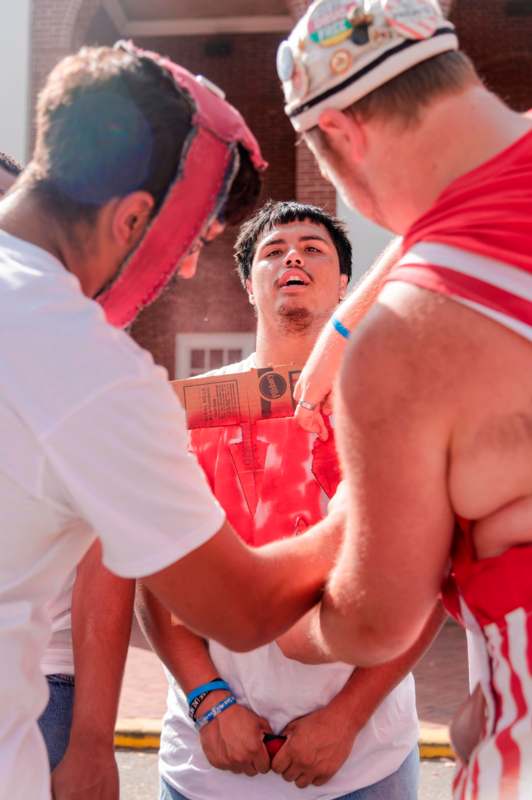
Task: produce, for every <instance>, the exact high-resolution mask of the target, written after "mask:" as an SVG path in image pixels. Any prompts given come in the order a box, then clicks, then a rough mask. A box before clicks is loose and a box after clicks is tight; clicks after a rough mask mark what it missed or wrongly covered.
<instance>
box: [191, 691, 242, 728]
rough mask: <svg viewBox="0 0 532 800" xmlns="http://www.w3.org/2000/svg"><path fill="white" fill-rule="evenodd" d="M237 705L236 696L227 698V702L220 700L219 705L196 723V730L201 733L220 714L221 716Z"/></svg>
mask: <svg viewBox="0 0 532 800" xmlns="http://www.w3.org/2000/svg"><path fill="white" fill-rule="evenodd" d="M235 703H236V697H235V696H234V694H230V695H229V697H226V698H225V700H220V702H219V703H216V705H215V706H213V707H212V708H210V709H209V710H208V711H207V713H206V714H204V715H203V716H202V717H200V718H199V719H198V720H197V722H196V730H198V731H200V730H201V729H202V728H204V727H205V725H208V724H209V722H212V721H213V719H215V718H216V717H217V716H218V714H221V713H222V712H223V711H225V710H226V709H228V708H230V707H231V706H234V704H235Z"/></svg>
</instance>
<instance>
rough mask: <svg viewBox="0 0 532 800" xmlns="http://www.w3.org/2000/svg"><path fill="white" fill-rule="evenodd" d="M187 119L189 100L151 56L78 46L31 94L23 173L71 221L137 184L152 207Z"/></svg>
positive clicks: (173, 164)
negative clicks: (29, 149)
mask: <svg viewBox="0 0 532 800" xmlns="http://www.w3.org/2000/svg"><path fill="white" fill-rule="evenodd" d="M191 127H192V105H191V101H190V100H189V98H188V96H187V95H186V93H185V92H180V91H178V90H177V88H176V87H175V85H174V83H173V82H172V80H171V78H170V76H169V75H167V74H166V73H165V71H164V70H163V69H162V68H161V67H160V66H159V65H158V64H157V63H156V62H155V61H153V60H152V59H150V58H146V57H142V56H139V55H138V54H136V53H134V52H129V51H126V50H123V49H112V48H109V47H84V48H82V49H81V50H80V51H79V52H78V53H76V54H75V55H72V56H68V57H67V58H65V59H63V60H62V61H61V62H60V63H59V64H58V65H57V67H55V69H54V70H53V71H52V72H51V73H50V75H49V77H48V80H47V82H46V85H45V87H44V89H43V90H42V92H41V94H40V96H39V100H38V104H37V143H36V147H35V153H34V157H33V161H32V163H31V165H30V168H29V171H28V172H29V177H28V179H29V180H30V181H31V184H32V189H33V190H34V191H37V192H38V193H39V195H40V196H41V197H42V198H43V199H44V200H45V202H46V207H47V208H51V209H52V211H53V212H54V213H58V214H60V215H61V216H62V217H63V218H64V219H66V220H70V221H71V222H76V221H81V220H84V221H87V222H90V221H91V220H92V219H94V217H95V215H96V213H97V212H98V209H99V208H100V207H101V206H102V205H104V204H105V203H106V202H108V201H109V200H110V199H111V198H112V197H122V196H125V195H126V194H129V193H130V192H132V191H137V190H144V191H147V192H149V193H150V194H151V195H152V196H153V198H154V199H155V211H156V210H157V209H158V208H159V207H160V205H161V203H162V201H163V199H164V196H165V194H166V191H167V189H168V187H169V185H170V182H171V181H172V179H173V178H174V176H175V175H176V173H177V170H178V167H179V162H180V158H181V152H182V150H183V147H185V146H186V142H187V137H188V136H189V134H190V131H191Z"/></svg>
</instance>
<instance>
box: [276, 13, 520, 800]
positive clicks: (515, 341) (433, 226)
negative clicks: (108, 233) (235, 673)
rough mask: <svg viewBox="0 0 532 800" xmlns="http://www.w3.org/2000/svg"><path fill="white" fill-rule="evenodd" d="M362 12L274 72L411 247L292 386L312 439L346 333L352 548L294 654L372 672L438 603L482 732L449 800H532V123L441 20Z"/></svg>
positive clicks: (338, 173)
mask: <svg viewBox="0 0 532 800" xmlns="http://www.w3.org/2000/svg"><path fill="white" fill-rule="evenodd" d="M362 6H363V4H362V3H356V2H341V0H338V1H337V2H336V1H335V0H323V1H320V2H317V3H314V4H313V5H312V6H311V7H310V8H309V10H308V11H307V13H306V15H305V17H304V18H303V19H302V20H301V21H300V22H299V24H298V25H297V27H296V29H295V30H294V31H293V33H292V35H291V37H290V39H289V42H287V43H284V44H283V45H282V46H281V49H280V52H279V58H278V66H279V74H280V77H281V80H282V81H283V84H284V90H285V97H286V101H287V106H286V110H287V113H288V115H289V116H290V118H291V120H292V122H293V124H294V126H295V127H296V129H297V130H298V131H299V132H300V133H302V134H303V137H304V139H305V140H306V142H307V144H308V145H309V147H310V148H311V150H312V151H313V153H314V154H315V156H316V158H317V160H318V163H319V165H320V168H321V170H322V172H323V174H324V175H325V176H326V177H328V178H329V179H330V180H331V181H332V182H333V183H334V184H335V185H336V186H337V188H338V189H339V191H340V192H342V194H343V196H344V197H345V199H346V200H347V201H348V202H349V203H350V205H351V206H353V207H355V208H357V209H358V210H359V211H361V212H362V213H363V214H364V215H366V216H368V217H369V218H371V219H373V220H375V221H377V222H379V223H380V224H381V225H385V226H386V227H388V228H389V229H390V230H392V231H394V232H395V233H396V234H399V235H400V236H401V237H402V240H401V241H398V242H396V243H395V244H394V246H393V249H394V250H395V253H394V252H392V254H391V255H390V254H388V256H387V257H386V258H385V259H384V261H383V262H382V263H381V264H380V265H379V266H378V268H377V271H376V272H375V273H374V274H373V275H370V277H369V278H368V279H367V280H366V283H365V284H364V286H365V289H366V292H365V301H366V302H365V303H364V304H363V305H360V304H358V303H357V299H356V298H355V299H354V300H352V301H349V300H348V301H347V304H346V305H345V307H344V308H341V309H340V310H339V312H337V314H336V316H335V318H333V320H332V324H331V325H329V326H327V331H326V333H325V334H324V335H323V337H322V338H321V340H320V342H319V344H318V349H317V350H315V352H314V354H313V355H312V356H311V358H310V364H309V367H308V369H306V370H305V372H304V375H303V376H302V380H301V382H300V386H299V398H300V402H301V403H302V406H301V407H300V416H306V417H307V418H308V420H307V421H308V423H309V424H310V425H311V426H312V425H313V424H314V425H315V424H316V420H317V419H318V416H317V412H318V411H319V408H318V404H319V403H320V402H321V401H322V400H323V399H324V398H325V397H326V395H327V393H328V391H329V389H330V385H331V373H332V372H333V371H334V362H335V359H338V360H339V358H338V353H339V351H341V350H343V349H344V345H345V343H346V338H347V337H349V332H350V330H351V342H350V343H349V345H348V347H347V348H346V352H345V356H344V359H343V364H342V368H341V374H340V379H339V391H338V393H337V417H338V443H339V449H340V453H341V458H342V462H343V466H344V470H345V477H346V491H345V495H344V502H345V504H346V506H347V539H346V542H345V544H344V547H343V550H342V554H341V557H340V560H339V563H338V565H337V567H336V568H335V570H334V572H333V574H332V576H331V578H330V581H329V584H328V588H327V591H326V594H325V596H324V599H323V601H322V603H321V604H320V606H319V607H318V608H317V609H316V610H315V611H313V612H311V614H309V615H308V617H307V618H306V619H305V622H304V623H303V624H301V625H299V626H296V629H295V630H294V631H292V632H291V633H290V634H288V636H287V637H286V641H285V648H287V647H288V646H289V643H290V642H292V645H293V646H294V651H295V652H296V651H299V647H300V643H299V642H298V637H301V639H302V641H303V642H306V643H307V647H308V650H309V655H310V654H311V652H312V651H313V650H316V651H318V652H319V651H324V652H329V653H331V654H334V655H335V656H336V657H339V658H342V659H345V660H349V661H351V662H359V663H360V662H362V663H368V664H369V663H378V662H380V661H382V660H384V659H387V658H390V657H392V656H394V655H397V654H398V653H400V652H401V651H402V650H404V649H405V648H406V647H408V645H409V644H410V643H411V642H412V641H413V640H414V639H415V637H416V636H417V634H418V631H419V630H420V628H421V627H422V625H423V624H424V621H425V620H426V618H427V615H428V614H429V613H430V612H431V610H432V608H433V606H434V603H435V601H436V599H437V597H438V595H439V593H440V591H441V589H442V585H443V589H444V599H445V601H446V603H447V606H448V608H449V609H451V610H452V611H453V612H454V613H455V614H456V615H457V616H458V617H459V618H460V619H461V620H462V622H463V623H464V624H465V625H466V626H467V627H468V629H469V630H470V631H472V632H473V636H472V637H470V639H472V640H473V642H474V644H473V649H474V651H475V659H474V661H475V666H474V670H475V672H476V674H475V681H474V682H476V683H477V684H479V685H480V689H479V691H481V692H482V695H483V698H484V702H485V706H486V715H487V716H486V719H485V720H484V721H483V724H482V735H481V738H480V741H479V742H478V743H477V745H476V747H474V749H473V752H472V753H471V754H468V753H467V752H466V753H464V754H463V755H464V761H468V763H467V764H465V765H463V767H462V769H461V770H460V771H459V773H458V775H457V779H456V784H455V792H456V797H460V798H461V797H464V798H467V797H478V798H490V800H491V799H492V798H501V799H502V798H508V797H513V798H514V797H515V798H525V797H529V796H530V795H529V792H530V786H531V785H532V676H531V673H530V664H531V663H532V658H531V656H532V643H531V639H530V633H529V623H528V624H527V620H528V617H529V614H530V610H531V609H532V588H531V586H532V582H531V581H530V572H531V569H532V548H531V547H530V546H527V544H526V543H527V542H529V541H530V539H531V535H532V515H531V505H532V503H531V501H530V498H531V496H532V469H531V466H530V465H531V464H532V434H531V431H532V410H531V398H532V370H531V368H530V365H531V363H532V348H531V344H530V342H531V340H532V304H531V299H532V275H531V273H532V255H531V254H532V226H531V224H530V219H531V216H532V133H531V128H532V120H530V119H529V118H527V117H526V116H521V115H519V114H517V113H514V112H513V111H511V110H510V109H509V108H507V107H506V106H505V105H504V103H503V102H502V101H501V100H500V99H499V98H497V97H496V96H494V95H493V94H492V93H490V92H489V91H488V90H487V89H486V88H485V87H484V86H483V85H482V83H481V81H480V79H479V78H478V76H477V74H476V72H475V70H474V68H473V67H472V65H471V64H470V62H469V61H468V59H467V58H466V57H465V56H464V55H463V54H462V53H460V52H459V51H458V50H457V47H458V43H457V39H456V36H455V33H454V29H453V27H452V25H451V24H450V23H449V22H448V21H446V20H445V19H443V17H442V16H441V15H440V13H439V10H438V8H437V6H436V3H435V2H427V0H404V1H403V2H392V0H377V1H376V2H372V3H366V4H364V7H362ZM394 259H395V261H396V263H395V265H393V262H394ZM390 268H391V271H390ZM383 283H385V285H384V288H382V290H381V291H380V294H379V295H378V302H377V303H375V304H374V305H373V307H372V308H371V310H370V311H369V313H366V312H367V308H368V307H369V306H370V305H371V302H372V299H373V298H374V296H375V294H377V293H378V292H379V289H380V288H381V286H382V284H383ZM364 314H365V316H364ZM362 317H364V318H363V320H362V322H361V323H360V324H358V325H357V327H356V329H353V328H354V325H355V323H356V322H357V321H359V320H360V319H361V318H362ZM335 353H336V355H335ZM507 524H510V526H513V528H514V529H513V531H512V536H513V537H516V538H512V539H510V541H508V536H507V534H508V530H507V528H506V525H507ZM519 541H521V542H524V545H523V546H522V547H519V548H517V547H514V548H512V549H509V550H508V549H507V548H508V545H509V544H511V543H516V542H519ZM488 555H490V556H495V557H494V558H490V559H489V560H485V561H482V560H479V559H481V557H482V556H488ZM450 557H451V558H452V566H451V569H449V560H450Z"/></svg>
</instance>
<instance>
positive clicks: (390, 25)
mask: <svg viewBox="0 0 532 800" xmlns="http://www.w3.org/2000/svg"><path fill="white" fill-rule="evenodd" d="M457 49H458V39H457V37H456V33H455V29H454V26H453V25H452V24H451V23H450V22H449V21H448V20H446V19H445V17H444V16H443V14H442V11H441V9H440V7H439V5H438V2H437V0H316V1H315V2H314V3H312V5H311V6H310V7H309V8H308V10H307V12H306V13H305V15H304V16H303V17H302V18H301V19H300V20H299V22H298V23H297V25H296V27H295V28H294V30H293V31H292V33H291V34H290V37H289V39H288V40H287V41H284V42H282V43H281V45H280V47H279V50H278V52H277V73H278V75H279V78H280V80H281V81H282V84H283V91H284V95H285V101H286V105H285V111H286V113H287V115H288V117H289V118H290V120H291V122H292V125H293V126H294V128H295V129H296V130H297V131H307V130H309V129H310V128H313V127H314V126H315V125H317V124H318V120H319V116H320V113H321V112H322V111H323V109H325V108H337V109H339V110H342V109H344V108H346V107H347V106H350V105H351V104H352V103H354V102H355V101H356V100H360V98H362V97H365V95H367V94H369V93H370V92H372V91H373V90H374V89H377V88H378V87H379V86H382V85H383V84H384V83H387V82H388V81H390V80H391V79H392V78H395V77H396V76H397V75H399V74H400V73H401V72H405V71H406V70H407V69H409V68H410V67H413V66H414V65H415V64H419V62H420V61H425V60H426V59H428V58H432V57H433V56H436V55H439V54H440V53H445V52H447V51H449V50H457Z"/></svg>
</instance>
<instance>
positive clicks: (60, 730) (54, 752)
mask: <svg viewBox="0 0 532 800" xmlns="http://www.w3.org/2000/svg"><path fill="white" fill-rule="evenodd" d="M46 680H47V681H48V689H49V691H50V699H49V700H48V705H47V706H46V708H45V709H44V711H43V713H42V715H41V717H40V719H39V728H40V729H41V733H42V735H43V738H44V743H45V745H46V749H47V751H48V761H49V762H50V772H51V771H52V770H54V769H55V768H56V767H57V765H58V764H59V762H60V761H61V759H62V758H63V756H64V755H65V750H66V749H67V745H68V740H69V738H70V728H71V726H72V710H73V708H74V676H73V675H47V676H46Z"/></svg>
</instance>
